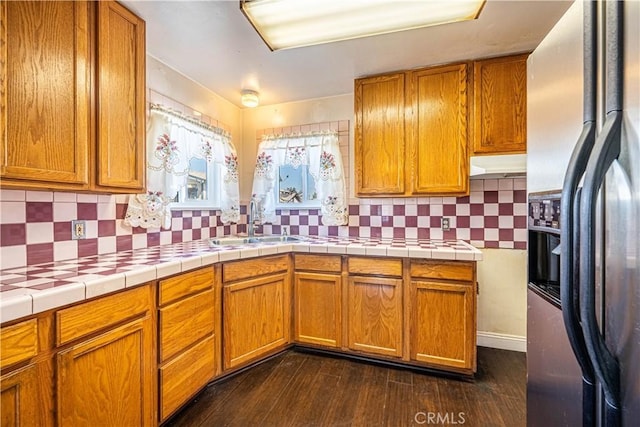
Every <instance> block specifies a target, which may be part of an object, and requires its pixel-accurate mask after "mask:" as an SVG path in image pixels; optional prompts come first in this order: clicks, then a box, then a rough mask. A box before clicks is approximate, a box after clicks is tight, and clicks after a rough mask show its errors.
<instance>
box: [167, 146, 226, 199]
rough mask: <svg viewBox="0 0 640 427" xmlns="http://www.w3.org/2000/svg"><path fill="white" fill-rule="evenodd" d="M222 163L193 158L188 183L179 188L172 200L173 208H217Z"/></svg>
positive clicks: (190, 163)
mask: <svg viewBox="0 0 640 427" xmlns="http://www.w3.org/2000/svg"><path fill="white" fill-rule="evenodd" d="M219 175H220V165H219V164H218V163H215V162H211V163H207V161H206V160H205V159H200V158H192V159H191V160H190V161H189V172H188V174H187V180H186V184H185V185H184V186H182V187H180V189H179V190H178V193H177V194H176V197H175V198H174V199H173V200H172V203H171V205H170V207H171V209H194V208H197V209H217V208H219V207H220V198H219V192H217V191H216V190H215V189H216V188H219Z"/></svg>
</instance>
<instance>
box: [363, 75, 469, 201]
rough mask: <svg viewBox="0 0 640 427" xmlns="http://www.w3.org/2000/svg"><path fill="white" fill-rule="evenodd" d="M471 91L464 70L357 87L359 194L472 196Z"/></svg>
mask: <svg viewBox="0 0 640 427" xmlns="http://www.w3.org/2000/svg"><path fill="white" fill-rule="evenodd" d="M467 86H468V82H467V65H466V64H456V65H448V66H443V67H432V68H426V69H421V70H415V71H407V72H399V73H394V74H388V75H383V76H373V77H366V78H362V79H357V80H356V81H355V116H356V134H355V165H356V166H355V167H356V173H355V176H356V191H357V194H358V195H360V196H411V195H421V194H429V195H435V194H442V195H464V194H468V179H469V178H468V153H467V146H468V140H467V123H468V106H467Z"/></svg>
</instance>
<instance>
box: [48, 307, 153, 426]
mask: <svg viewBox="0 0 640 427" xmlns="http://www.w3.org/2000/svg"><path fill="white" fill-rule="evenodd" d="M153 345H154V340H153V330H152V321H151V318H150V317H149V316H147V317H144V318H141V319H138V320H135V321H132V322H130V323H127V324H125V325H123V326H120V327H118V328H114V329H112V330H109V331H107V332H105V333H103V334H101V335H98V336H97V337H95V338H93V339H89V340H86V341H82V342H80V343H78V344H76V345H73V346H72V347H70V348H68V349H66V350H63V351H60V352H59V353H58V354H57V362H56V363H57V368H58V382H57V396H58V401H57V405H58V424H59V425H61V426H84V425H86V426H98V425H104V426H151V425H155V424H156V416H155V399H156V392H157V390H156V387H155V384H156V381H155V380H154V375H155V372H156V371H155V367H156V361H155V352H154V349H153Z"/></svg>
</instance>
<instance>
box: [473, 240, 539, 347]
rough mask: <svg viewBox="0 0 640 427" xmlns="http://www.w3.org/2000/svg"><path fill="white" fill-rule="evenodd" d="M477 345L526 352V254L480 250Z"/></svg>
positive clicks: (520, 251)
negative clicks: (481, 258) (481, 257)
mask: <svg viewBox="0 0 640 427" xmlns="http://www.w3.org/2000/svg"><path fill="white" fill-rule="evenodd" d="M482 255H483V260H482V261H480V262H478V284H479V286H480V294H479V295H478V345H483V346H487V347H498V348H504V349H507V350H517V351H526V335H527V251H526V250H515V249H482Z"/></svg>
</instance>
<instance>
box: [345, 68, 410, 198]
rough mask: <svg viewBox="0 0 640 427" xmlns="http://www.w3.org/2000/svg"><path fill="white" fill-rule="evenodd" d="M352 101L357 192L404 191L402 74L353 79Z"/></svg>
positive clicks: (403, 90) (372, 193)
mask: <svg viewBox="0 0 640 427" xmlns="http://www.w3.org/2000/svg"><path fill="white" fill-rule="evenodd" d="M355 104H356V105H355V116H356V136H355V153H356V155H355V168H356V171H355V176H356V186H357V192H358V194H359V195H369V196H376V195H391V194H395V195H403V194H405V192H406V191H405V167H404V166H405V143H404V139H405V75H404V73H396V74H389V75H384V76H374V77H367V78H363V79H358V80H356V82H355Z"/></svg>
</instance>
